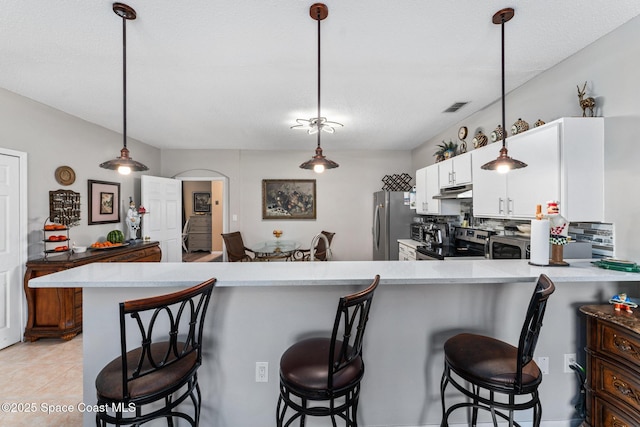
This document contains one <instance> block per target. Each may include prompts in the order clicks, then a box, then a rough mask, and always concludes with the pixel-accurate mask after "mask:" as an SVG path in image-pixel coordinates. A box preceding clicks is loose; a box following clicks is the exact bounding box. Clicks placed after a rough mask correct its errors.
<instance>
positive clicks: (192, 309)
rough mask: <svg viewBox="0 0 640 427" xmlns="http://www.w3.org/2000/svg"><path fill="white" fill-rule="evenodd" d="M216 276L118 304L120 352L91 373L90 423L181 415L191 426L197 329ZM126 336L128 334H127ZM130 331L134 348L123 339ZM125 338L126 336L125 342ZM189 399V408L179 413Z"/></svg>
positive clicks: (196, 391)
mask: <svg viewBox="0 0 640 427" xmlns="http://www.w3.org/2000/svg"><path fill="white" fill-rule="evenodd" d="M215 283H216V279H209V280H207V281H206V282H203V283H201V284H199V285H197V286H194V287H192V288H189V289H184V290H180V291H178V292H174V293H171V294H168V295H160V296H156V297H151V298H144V299H138V300H131V301H125V302H122V303H120V347H121V354H120V356H118V357H117V358H115V359H114V360H112V361H111V362H110V363H108V364H107V365H106V366H105V367H104V368H103V369H102V370H101V371H100V373H99V374H98V376H97V377H96V391H97V395H98V406H99V407H105V408H108V409H107V410H105V411H97V412H96V425H97V426H106V425H107V424H114V425H117V426H122V425H140V424H142V423H146V422H147V421H151V420H154V419H158V418H166V419H167V424H168V425H169V426H171V425H173V419H174V418H182V419H184V420H186V421H187V422H188V423H189V425H191V426H197V425H198V422H199V419H200V403H201V394H200V386H199V385H198V375H197V371H198V368H199V367H200V365H201V363H202V332H203V328H204V318H205V315H206V313H207V307H208V305H209V301H210V299H211V293H212V291H213V287H214V285H215ZM130 335H131V336H130ZM133 336H136V337H137V339H138V342H139V343H140V346H139V347H136V348H131V347H134V346H130V344H129V342H134V341H135V340H134V339H132V337H133ZM128 340H129V341H128ZM187 399H190V400H191V402H192V403H193V411H189V412H180V411H179V409H182V408H181V407H179V406H180V404H181V403H182V402H184V401H185V400H187Z"/></svg>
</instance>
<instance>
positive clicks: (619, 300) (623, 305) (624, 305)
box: [609, 293, 638, 313]
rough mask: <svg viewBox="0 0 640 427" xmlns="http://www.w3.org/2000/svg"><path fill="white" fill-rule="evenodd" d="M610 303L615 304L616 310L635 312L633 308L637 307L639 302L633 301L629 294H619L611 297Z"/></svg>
mask: <svg viewBox="0 0 640 427" xmlns="http://www.w3.org/2000/svg"><path fill="white" fill-rule="evenodd" d="M609 304H613V309H614V310H615V311H622V310H624V311H626V312H627V313H633V311H632V310H631V309H632V308H637V307H638V304H636V303H635V302H633V301H632V300H631V298H629V297H628V296H627V294H624V293H622V294H618V295H614V296H612V297H611V299H610V300H609Z"/></svg>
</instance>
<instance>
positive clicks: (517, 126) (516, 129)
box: [511, 119, 529, 135]
mask: <svg viewBox="0 0 640 427" xmlns="http://www.w3.org/2000/svg"><path fill="white" fill-rule="evenodd" d="M528 130H529V123H527V122H525V121H524V120H522V119H518V120H516V122H515V123H514V124H513V126H511V135H517V134H519V133H522V132H525V131H528Z"/></svg>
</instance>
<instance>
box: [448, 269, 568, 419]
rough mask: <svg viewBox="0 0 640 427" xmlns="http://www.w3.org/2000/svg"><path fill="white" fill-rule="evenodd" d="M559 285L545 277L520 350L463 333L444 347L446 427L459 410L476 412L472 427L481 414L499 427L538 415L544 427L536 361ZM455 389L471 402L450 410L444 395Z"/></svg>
mask: <svg viewBox="0 0 640 427" xmlns="http://www.w3.org/2000/svg"><path fill="white" fill-rule="evenodd" d="M554 291H555V285H554V284H553V282H552V281H551V280H550V279H549V278H548V277H547V276H545V275H544V274H541V275H540V277H538V280H537V281H536V285H535V288H534V291H533V295H531V299H530V300H529V307H528V308H527V311H526V314H525V319H524V323H523V325H522V329H521V330H520V338H519V340H518V346H517V347H515V346H513V345H511V344H508V343H506V342H504V341H500V340H498V339H495V338H491V337H488V336H484V335H477V334H470V333H460V334H458V335H455V336H454V337H452V338H449V339H448V340H447V341H446V342H445V343H444V371H443V373H442V380H441V381H440V397H441V399H442V422H441V423H440V426H441V427H447V426H448V425H449V416H450V415H451V413H452V412H454V411H456V410H458V409H460V408H471V420H470V423H469V425H472V426H475V425H477V421H478V410H480V409H482V410H483V411H487V412H489V413H490V414H491V420H492V421H493V425H494V426H495V427H497V426H498V418H502V419H504V420H507V421H508V422H509V426H510V427H512V426H519V424H518V423H517V422H516V421H515V420H514V411H523V410H533V411H532V412H533V414H532V421H533V422H532V425H533V426H534V427H539V426H540V422H541V420H542V405H541V404H540V396H539V394H538V386H539V385H540V383H541V382H542V373H541V372H540V368H538V365H536V362H535V361H534V360H533V352H534V351H535V348H536V344H537V343H538V337H539V336H540V329H541V328H542V319H543V318H544V313H545V311H546V308H547V300H548V299H549V295H551V294H552V293H553V292H554ZM449 384H451V385H452V386H453V387H455V388H456V389H457V390H458V391H459V392H460V393H462V395H464V396H465V397H466V399H465V400H464V401H462V402H459V403H455V404H453V405H451V406H449V407H447V405H446V403H445V394H446V393H445V392H446V389H447V386H448V385H449Z"/></svg>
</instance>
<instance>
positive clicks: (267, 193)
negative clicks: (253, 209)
mask: <svg viewBox="0 0 640 427" xmlns="http://www.w3.org/2000/svg"><path fill="white" fill-rule="evenodd" d="M262 219H316V180H315V179H263V180H262Z"/></svg>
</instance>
